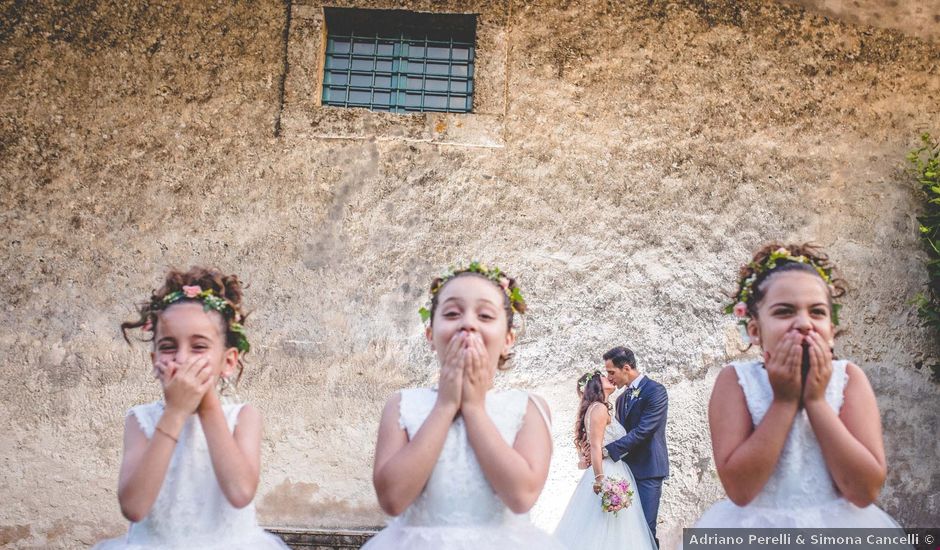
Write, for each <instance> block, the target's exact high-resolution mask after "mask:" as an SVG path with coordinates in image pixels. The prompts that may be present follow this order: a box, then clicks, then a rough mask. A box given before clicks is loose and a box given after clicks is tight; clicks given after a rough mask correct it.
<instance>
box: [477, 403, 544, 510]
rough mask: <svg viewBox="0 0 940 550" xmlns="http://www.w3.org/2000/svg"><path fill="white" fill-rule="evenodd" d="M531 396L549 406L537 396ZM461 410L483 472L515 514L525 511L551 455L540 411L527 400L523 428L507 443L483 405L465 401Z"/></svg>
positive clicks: (532, 502)
mask: <svg viewBox="0 0 940 550" xmlns="http://www.w3.org/2000/svg"><path fill="white" fill-rule="evenodd" d="M534 398H535V399H539V400H540V401H541V403H542V406H543V408H544V409H545V410H546V411H547V410H548V407H547V405H546V404H545V402H544V401H543V400H541V398H540V397H534ZM461 411H462V412H463V417H464V421H465V422H466V424H467V438H468V439H469V440H470V446H471V447H473V451H474V453H476V456H477V460H479V462H480V467H481V468H482V469H483V475H485V476H486V479H487V480H488V481H489V482H490V485H492V486H493V490H494V491H495V492H496V494H497V495H499V498H500V499H501V500H502V501H503V502H504V503H506V506H508V507H509V509H510V510H512V511H513V512H515V513H517V514H521V513H524V512H528V511H529V510H530V509H531V508H532V506H533V505H535V501H536V500H537V499H538V497H539V494H540V493H541V492H542V487H544V486H545V480H546V479H547V478H548V466H549V463H550V462H551V457H552V441H551V434H550V433H549V431H548V427H547V426H546V425H545V421H544V420H543V419H542V415H541V414H540V413H539V411H538V409H537V408H536V407H535V405H534V404H533V403H532V402H531V401H530V402H529V403H528V405H527V407H526V412H525V417H524V419H523V424H522V428H520V430H519V432H518V433H517V434H516V440H515V442H514V443H513V445H512V446H511V447H510V446H509V444H508V443H506V441H505V440H504V439H503V437H502V436H501V435H500V433H499V431H498V430H497V428H496V425H495V424H493V420H492V419H490V417H489V415H487V414H486V410H485V408H484V407H483V406H475V405H469V406H468V404H467V403H466V402H464V405H463V406H462V408H461Z"/></svg>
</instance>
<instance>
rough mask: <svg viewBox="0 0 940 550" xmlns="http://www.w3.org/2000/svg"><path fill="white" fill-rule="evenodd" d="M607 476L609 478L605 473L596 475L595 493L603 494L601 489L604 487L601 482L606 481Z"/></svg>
mask: <svg viewBox="0 0 940 550" xmlns="http://www.w3.org/2000/svg"><path fill="white" fill-rule="evenodd" d="M605 478H607V476H605V475H604V474H601V475H599V476H595V477H594V494H595V495H599V494H601V489H602V486H601V483H602V482H603V481H604V479H605Z"/></svg>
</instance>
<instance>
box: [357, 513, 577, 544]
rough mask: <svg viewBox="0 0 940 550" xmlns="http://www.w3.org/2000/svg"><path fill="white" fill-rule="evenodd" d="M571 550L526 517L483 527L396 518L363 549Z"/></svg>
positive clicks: (513, 518) (522, 516) (517, 517)
mask: <svg viewBox="0 0 940 550" xmlns="http://www.w3.org/2000/svg"><path fill="white" fill-rule="evenodd" d="M525 548H538V549H539V550H568V549H566V548H565V547H564V546H562V544H561V543H560V542H558V540H556V539H555V538H554V537H552V536H551V535H549V534H548V533H546V532H545V531H542V530H541V529H539V528H537V527H536V526H534V525H532V524H531V523H530V522H529V519H528V517H527V516H525V515H521V516H516V517H511V518H507V520H506V521H504V522H503V523H501V524H496V525H479V526H459V527H457V526H410V525H406V524H405V522H403V521H402V520H400V519H394V520H392V522H391V523H389V525H388V527H386V528H385V529H383V530H381V531H379V532H378V533H377V534H376V535H375V536H374V537H372V538H371V539H369V542H367V543H366V544H365V546H363V547H362V550H398V549H400V550H506V549H515V550H523V549H525Z"/></svg>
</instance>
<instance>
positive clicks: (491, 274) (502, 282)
mask: <svg viewBox="0 0 940 550" xmlns="http://www.w3.org/2000/svg"><path fill="white" fill-rule="evenodd" d="M461 273H476V274H477V275H482V276H483V277H486V278H487V279H489V280H491V281H493V282H494V283H496V284H497V285H499V287H500V288H501V289H503V292H505V293H506V297H507V298H509V307H511V308H512V310H513V311H514V312H516V313H522V309H521V308H520V306H522V305H524V304H525V298H523V297H522V292H520V291H519V287H512V288H510V287H509V284H510V280H509V276H508V275H506V274H505V273H503V271H502V270H501V269H500V268H498V267H492V268H490V267H487V266H486V264H483V263H480V262H476V261H474V262H470V265H468V266H467V267H465V268H461V269H455V268H453V267H452V268H450V269H449V270H447V271H446V272H445V273H443V274H442V275H440V276H439V277H438V278H437V284H435V285H434V287H433V288H431V298H432V299H433V298H434V295H435V294H437V293H438V292H440V291H441V289H442V288H444V285H445V284H447V281H449V280H451V279H453V278H454V277H456V276H457V275H460V274H461ZM418 314H419V315H421V320H422V321H424V322H425V323H427V322H428V321H430V320H431V310H430V309H429V308H428V307H422V308H421V309H419V310H418Z"/></svg>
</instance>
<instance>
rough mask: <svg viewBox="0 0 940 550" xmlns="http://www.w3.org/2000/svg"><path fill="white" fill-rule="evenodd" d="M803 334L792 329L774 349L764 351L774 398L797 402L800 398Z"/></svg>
mask: <svg viewBox="0 0 940 550" xmlns="http://www.w3.org/2000/svg"><path fill="white" fill-rule="evenodd" d="M802 342H803V335H802V334H800V332H799V331H798V330H791V331H790V332H788V333H787V334H786V335H785V336H784V337H783V338H781V339H780V341H779V342H777V345H776V346H774V349H773V351H770V350H767V351H764V367H765V368H766V369H767V377H768V379H769V380H770V387H771V388H773V391H774V399H776V400H778V401H784V402H793V403H796V402H797V401H799V400H800V391H801V390H802V387H801V384H800V365H801V364H802V362H803V346H802Z"/></svg>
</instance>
